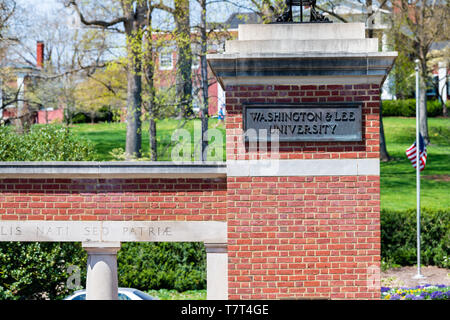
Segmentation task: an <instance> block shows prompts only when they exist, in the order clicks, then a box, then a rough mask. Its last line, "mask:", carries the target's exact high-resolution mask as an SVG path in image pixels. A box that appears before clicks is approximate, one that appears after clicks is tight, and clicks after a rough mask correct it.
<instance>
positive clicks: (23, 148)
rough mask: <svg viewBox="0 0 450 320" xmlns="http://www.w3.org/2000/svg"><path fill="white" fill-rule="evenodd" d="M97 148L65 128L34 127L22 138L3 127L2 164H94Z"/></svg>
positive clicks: (0, 150)
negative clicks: (46, 162) (79, 162)
mask: <svg viewBox="0 0 450 320" xmlns="http://www.w3.org/2000/svg"><path fill="white" fill-rule="evenodd" d="M92 160H95V152H94V147H93V146H92V145H91V144H90V143H89V142H87V141H85V140H82V139H80V138H78V137H77V136H76V135H74V134H72V132H71V131H70V129H69V128H68V127H66V126H58V125H45V126H32V127H31V130H30V132H28V133H25V134H22V135H19V134H16V133H15V132H14V131H13V130H12V129H11V128H9V127H0V161H92Z"/></svg>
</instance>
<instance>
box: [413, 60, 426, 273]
mask: <svg viewBox="0 0 450 320" xmlns="http://www.w3.org/2000/svg"><path fill="white" fill-rule="evenodd" d="M415 62H416V191H417V274H416V275H415V276H414V279H423V278H425V277H424V276H423V275H422V274H421V272H420V110H419V105H420V102H419V101H420V85H419V80H420V79H419V62H420V60H418V59H417V60H416V61H415Z"/></svg>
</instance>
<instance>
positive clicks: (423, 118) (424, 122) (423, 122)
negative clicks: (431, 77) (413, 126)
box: [419, 62, 430, 145]
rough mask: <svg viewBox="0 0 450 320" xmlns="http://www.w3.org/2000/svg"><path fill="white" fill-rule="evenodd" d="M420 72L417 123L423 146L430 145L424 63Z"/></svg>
mask: <svg viewBox="0 0 450 320" xmlns="http://www.w3.org/2000/svg"><path fill="white" fill-rule="evenodd" d="M421 67H422V70H421V72H420V76H419V78H420V79H419V82H420V88H419V92H420V99H419V112H420V122H419V128H420V133H421V134H422V137H423V139H424V140H425V144H427V145H428V144H429V143H430V137H429V136H428V113H427V89H426V82H425V81H426V80H425V79H426V78H425V76H424V75H425V74H426V72H427V69H426V62H425V63H421Z"/></svg>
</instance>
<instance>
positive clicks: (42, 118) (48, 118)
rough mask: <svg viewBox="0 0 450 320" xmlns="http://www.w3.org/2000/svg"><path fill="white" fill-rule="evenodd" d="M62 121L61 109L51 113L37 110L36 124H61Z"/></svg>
mask: <svg viewBox="0 0 450 320" xmlns="http://www.w3.org/2000/svg"><path fill="white" fill-rule="evenodd" d="M63 120H64V114H63V109H57V110H51V111H45V110H39V111H38V113H37V123H39V124H45V123H52V122H57V123H61V122H63Z"/></svg>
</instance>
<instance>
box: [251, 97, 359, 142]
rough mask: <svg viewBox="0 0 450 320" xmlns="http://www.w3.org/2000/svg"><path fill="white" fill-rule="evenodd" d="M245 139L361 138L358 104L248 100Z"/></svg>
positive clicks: (315, 139) (343, 139)
mask: <svg viewBox="0 0 450 320" xmlns="http://www.w3.org/2000/svg"><path fill="white" fill-rule="evenodd" d="M243 121H244V131H245V137H246V141H253V140H261V141H264V140H268V141H272V140H274V139H276V138H275V135H276V134H278V137H279V141H361V140H362V114H361V104H359V103H346V104H326V103H324V104H295V105H275V104H257V105H256V104H255V105H251V104H247V105H244V116H243Z"/></svg>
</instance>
